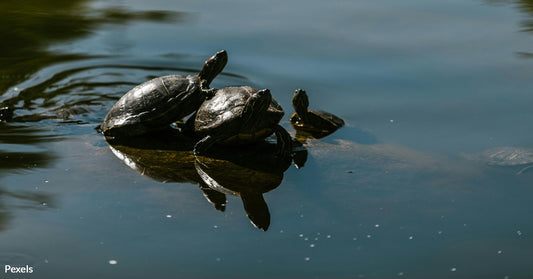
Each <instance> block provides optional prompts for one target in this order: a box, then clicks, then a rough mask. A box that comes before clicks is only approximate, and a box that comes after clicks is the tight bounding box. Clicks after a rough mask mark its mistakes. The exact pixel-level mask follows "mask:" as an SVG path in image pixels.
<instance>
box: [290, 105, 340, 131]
mask: <svg viewBox="0 0 533 279" xmlns="http://www.w3.org/2000/svg"><path fill="white" fill-rule="evenodd" d="M307 117H308V118H309V122H311V123H312V126H310V125H306V124H303V123H301V121H300V117H298V114H296V113H295V114H293V115H292V116H291V124H292V125H293V127H294V128H295V129H301V130H310V131H320V132H326V131H335V130H337V129H338V128H340V127H342V126H344V120H342V119H341V118H339V117H338V116H336V115H334V114H331V113H329V112H326V111H321V110H316V111H313V110H310V111H308V112H307Z"/></svg>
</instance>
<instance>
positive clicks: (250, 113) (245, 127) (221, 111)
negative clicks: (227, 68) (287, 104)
mask: <svg viewBox="0 0 533 279" xmlns="http://www.w3.org/2000/svg"><path fill="white" fill-rule="evenodd" d="M283 115H284V112H283V109H282V108H281V106H280V105H279V103H278V102H277V101H276V100H274V99H273V98H272V95H271V94H270V90H268V89H262V90H257V89H254V88H252V87H249V86H233V87H225V88H222V89H219V90H218V91H217V92H216V94H215V96H213V98H211V99H209V100H206V101H205V102H204V103H203V104H202V105H201V106H200V108H199V109H198V111H197V114H196V119H195V121H194V131H195V132H196V133H197V134H198V135H199V136H200V137H202V139H201V140H199V141H198V142H197V143H196V145H195V147H194V153H195V154H197V155H199V154H201V153H202V152H204V151H205V150H207V149H209V148H210V147H211V146H212V145H213V144H215V143H221V144H242V143H251V142H254V141H257V140H262V139H265V138H266V137H268V136H270V135H271V134H272V133H276V137H277V143H278V150H277V153H278V155H280V156H283V157H288V156H289V155H290V152H291V137H290V135H289V134H288V133H287V131H286V130H285V129H283V128H282V127H281V126H279V124H278V123H279V121H280V120H281V118H282V117H283Z"/></svg>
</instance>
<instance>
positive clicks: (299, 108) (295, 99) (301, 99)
mask: <svg viewBox="0 0 533 279" xmlns="http://www.w3.org/2000/svg"><path fill="white" fill-rule="evenodd" d="M292 107H293V108H294V111H295V112H296V114H297V115H298V117H300V119H301V120H302V121H303V122H304V123H305V122H306V119H307V108H308V107H309V98H308V97H307V93H305V90H303V89H296V91H294V95H293V96H292Z"/></svg>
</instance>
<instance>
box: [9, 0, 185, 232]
mask: <svg viewBox="0 0 533 279" xmlns="http://www.w3.org/2000/svg"><path fill="white" fill-rule="evenodd" d="M90 3H91V1H87V0H69V1H65V0H53V1H52V0H30V1H13V0H6V1H1V2H0V34H2V41H3V43H2V44H0V55H1V56H0V108H1V107H5V106H9V107H11V108H13V109H14V115H13V119H12V121H11V122H9V123H5V122H2V121H0V158H1V160H0V178H1V177H2V176H3V175H6V174H13V173H17V174H18V173H22V174H24V173H27V172H28V171H32V170H33V169H39V168H47V167H50V166H51V165H53V163H54V162H55V161H56V160H57V159H58V157H60V155H58V154H54V153H53V152H51V151H49V150H47V147H46V143H50V142H54V141H61V140H64V139H65V135H64V132H57V131H56V129H55V128H50V127H49V128H48V129H47V128H42V127H43V126H42V125H39V127H41V128H36V126H35V123H31V124H24V122H37V121H43V120H46V119H59V120H61V121H62V122H64V123H87V122H90V123H92V122H94V121H93V120H92V119H91V118H90V115H91V113H92V109H93V108H94V107H95V106H99V107H104V106H105V105H107V102H113V101H114V100H116V99H117V98H118V97H117V96H116V94H120V92H121V91H124V90H125V88H128V87H132V86H133V85H135V84H136V82H133V81H128V80H126V81H124V80H125V79H123V76H124V75H125V74H124V73H123V72H124V71H130V74H131V72H142V71H147V70H149V71H153V70H154V69H155V70H159V71H163V70H167V71H171V70H176V69H174V68H172V69H169V68H165V67H144V66H139V65H135V64H134V65H132V63H122V64H120V63H116V60H113V59H112V58H111V57H104V56H100V55H92V54H85V53H58V52H55V51H51V50H50V47H53V46H55V45H58V44H61V43H67V42H70V41H75V40H79V39H83V38H85V37H87V36H88V35H90V34H92V33H93V32H95V31H96V30H98V29H99V28H101V27H102V26H104V25H106V24H112V25H117V24H119V25H123V24H130V23H132V22H135V21H150V22H161V23H176V22H182V21H184V20H186V16H187V15H186V14H185V13H181V12H173V11H141V12H137V11H129V10H128V9H126V8H122V7H120V8H107V9H93V8H91V7H89V4H90ZM98 59H99V60H98ZM95 60H98V61H97V62H94V61H95ZM58 65H59V67H58ZM54 67H55V68H54ZM56 68H57V69H56ZM91 71H93V72H91ZM95 72H96V73H95ZM36 73H39V74H38V75H36ZM151 74H153V72H152V73H151ZM135 76H139V74H136V75H135ZM40 124H43V125H45V126H46V125H47V124H46V123H40ZM13 188H14V187H12V185H1V184H0V230H5V229H7V228H8V227H9V225H8V224H9V220H10V219H11V218H13V216H14V215H15V211H16V210H17V209H27V208H32V209H46V208H50V207H53V205H54V204H55V203H54V197H53V196H52V195H51V194H48V193H42V192H33V191H32V192H28V191H25V190H18V189H17V190H12V189H13Z"/></svg>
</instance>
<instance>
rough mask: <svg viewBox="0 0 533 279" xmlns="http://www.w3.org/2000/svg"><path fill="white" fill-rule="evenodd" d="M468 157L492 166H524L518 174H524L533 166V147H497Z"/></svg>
mask: <svg viewBox="0 0 533 279" xmlns="http://www.w3.org/2000/svg"><path fill="white" fill-rule="evenodd" d="M467 157H469V158H471V159H477V160H479V161H482V162H485V163H486V164H487V165H491V166H523V168H522V169H521V170H520V171H518V172H517V173H516V174H522V173H524V172H525V171H527V170H529V169H530V168H532V167H533V149H531V148H522V147H509V146H503V147H495V148H491V149H488V150H485V151H483V152H481V153H479V154H476V155H470V156H467Z"/></svg>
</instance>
